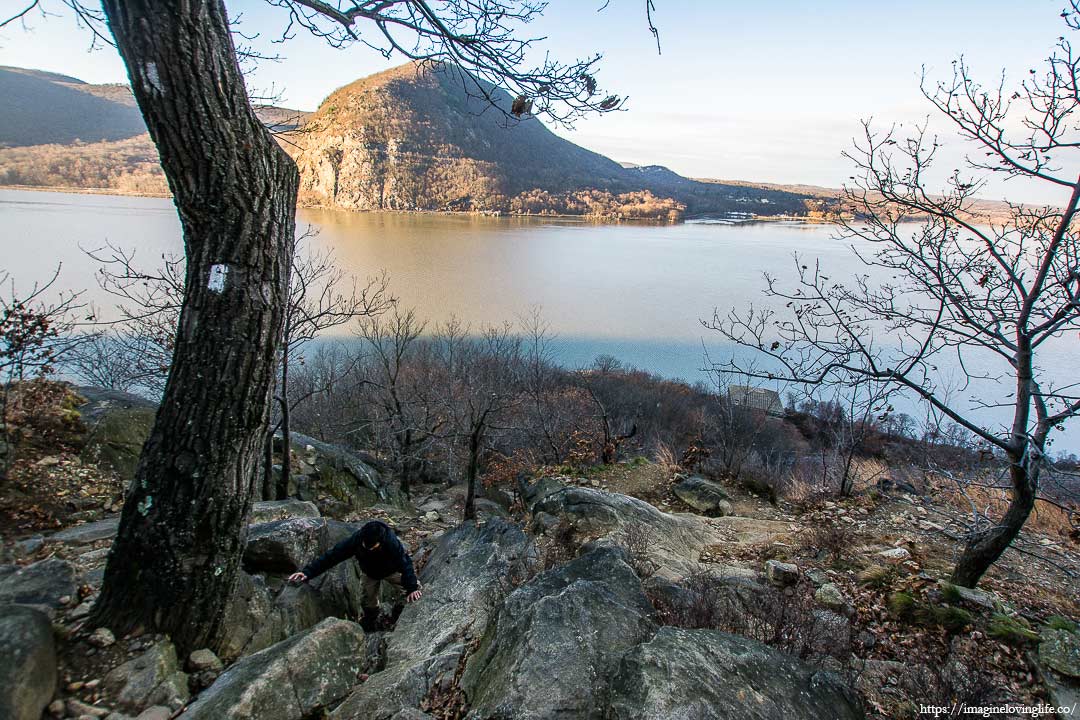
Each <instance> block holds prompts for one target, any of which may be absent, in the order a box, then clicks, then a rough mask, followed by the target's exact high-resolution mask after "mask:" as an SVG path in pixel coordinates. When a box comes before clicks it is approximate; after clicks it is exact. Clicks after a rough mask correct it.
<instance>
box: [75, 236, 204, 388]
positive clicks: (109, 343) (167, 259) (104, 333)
mask: <svg viewBox="0 0 1080 720" xmlns="http://www.w3.org/2000/svg"><path fill="white" fill-rule="evenodd" d="M86 254H87V255H88V256H89V257H90V259H91V260H94V261H95V262H97V263H99V267H98V272H97V281H98V285H99V286H100V287H101V289H102V290H104V291H105V292H107V293H109V294H110V295H112V296H114V297H115V298H116V299H117V301H118V302H117V304H116V311H117V313H118V314H119V318H118V319H117V320H115V321H110V322H104V323H103V324H104V325H105V326H106V328H105V329H104V330H99V331H97V332H96V333H94V335H93V336H92V338H91V340H90V342H88V343H87V344H86V345H84V346H83V347H82V348H81V350H80V352H78V353H76V354H75V357H74V358H73V359H72V361H71V366H72V370H73V371H74V372H75V373H76V374H77V375H78V376H79V377H81V378H82V379H83V380H84V381H86V382H89V383H91V384H95V385H101V386H104V387H111V388H115V389H118V390H129V391H136V392H141V393H143V394H146V395H148V396H151V397H154V398H155V399H157V398H160V397H161V394H162V393H163V392H164V391H165V381H166V380H167V379H168V376H169V366H170V365H171V364H172V354H173V350H174V348H175V344H176V328H177V324H178V323H179V320H180V308H181V305H182V304H183V301H184V275H185V269H184V258H183V257H181V256H178V255H174V254H171V253H164V254H162V256H161V265H160V266H159V267H158V268H157V269H156V270H153V271H147V270H144V269H140V268H139V267H138V266H137V265H136V264H135V254H134V252H133V251H130V250H125V249H123V248H120V247H118V246H115V245H112V244H107V245H105V246H104V247H102V248H99V249H95V250H88V251H86Z"/></svg>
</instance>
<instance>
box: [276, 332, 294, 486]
mask: <svg viewBox="0 0 1080 720" xmlns="http://www.w3.org/2000/svg"><path fill="white" fill-rule="evenodd" d="M286 322H288V320H286ZM285 337H288V334H287V333H286V335H285ZM280 397H281V475H280V476H279V477H278V483H277V489H276V492H275V493H274V495H275V497H274V499H275V500H284V499H285V498H287V497H289V480H291V479H292V437H291V434H290V430H289V353H288V351H286V352H285V355H284V357H283V358H282V360H281V395H280Z"/></svg>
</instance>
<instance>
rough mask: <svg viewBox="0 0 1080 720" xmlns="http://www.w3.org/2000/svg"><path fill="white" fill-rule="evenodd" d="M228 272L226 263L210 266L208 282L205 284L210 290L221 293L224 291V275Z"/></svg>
mask: <svg viewBox="0 0 1080 720" xmlns="http://www.w3.org/2000/svg"><path fill="white" fill-rule="evenodd" d="M228 274H229V266H228V265H212V266H210V282H208V283H207V284H206V287H207V288H209V290H210V292H216V293H221V292H224V291H225V276H226V275H228Z"/></svg>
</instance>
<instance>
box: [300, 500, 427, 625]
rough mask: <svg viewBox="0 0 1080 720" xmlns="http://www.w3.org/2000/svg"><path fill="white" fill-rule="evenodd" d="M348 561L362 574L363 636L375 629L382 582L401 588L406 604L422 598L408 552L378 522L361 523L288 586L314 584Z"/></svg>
mask: <svg viewBox="0 0 1080 720" xmlns="http://www.w3.org/2000/svg"><path fill="white" fill-rule="evenodd" d="M349 558H356V562H357V563H358V564H359V565H360V570H361V571H363V573H364V598H363V601H362V602H363V607H364V617H363V619H362V620H361V625H362V626H363V628H364V631H365V632H372V631H373V630H375V629H376V627H377V625H378V619H379V590H380V588H381V586H382V583H383V581H384V580H385V581H386V582H388V583H390V584H391V585H396V586H397V587H399V588H402V589H403V590H404V591H405V593H406V595H405V601H406V602H410V603H411V602H416V601H417V600H419V599H420V597H421V596H422V595H423V591H422V590H421V589H420V582H419V581H418V580H417V579H416V572H415V571H414V570H413V564H412V558H410V557H409V553H408V551H406V550H405V546H404V545H403V544H402V543H401V541H400V540H398V537H397V535H395V534H394V531H393V530H391V529H390V526H389V525H387V524H386V523H384V522H380V521H378V520H371V521H370V522H367V523H364V526H363V527H361V528H360V529H359V530H357V531H356V532H355V533H353V534H352V535H350V536H349V537H347V538H345V539H344V540H342V541H341V542H339V543H338V544H337V545H335V546H334V547H332V548H330V550H328V551H327V552H325V553H323V554H322V555H320V556H319V557H317V558H316V559H315V560H313V561H311V562H310V563H308V564H307V565H305V566H304V568H303V569H302V570H301V571H300V572H298V573H293V574H292V575H290V576H289V582H292V583H303V582H307V581H308V580H313V579H315V578H317V577H319V576H320V575H322V574H323V573H324V572H326V571H327V570H329V569H330V568H332V567H334V566H335V565H337V564H338V563H341V562H344V561H345V560H348V559H349ZM402 608H403V606H402V605H401V604H400V603H398V604H396V605H395V607H394V613H393V615H392V617H391V621H393V620H396V619H397V616H398V614H400V613H401V610H402Z"/></svg>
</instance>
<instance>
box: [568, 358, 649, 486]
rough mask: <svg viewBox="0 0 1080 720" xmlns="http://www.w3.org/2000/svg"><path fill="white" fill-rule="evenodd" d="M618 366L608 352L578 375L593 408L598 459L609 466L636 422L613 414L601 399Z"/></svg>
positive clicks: (619, 369)
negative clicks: (598, 439) (597, 440)
mask: <svg viewBox="0 0 1080 720" xmlns="http://www.w3.org/2000/svg"><path fill="white" fill-rule="evenodd" d="M621 369H622V363H620V362H619V361H618V360H616V359H615V358H613V357H612V356H610V355H600V356H599V357H597V358H596V360H594V361H593V366H592V367H591V368H589V369H587V370H583V371H581V372H580V373H579V374H578V376H579V379H580V382H581V386H582V387H583V388H584V389H585V391H586V392H587V393H588V394H589V398H590V399H591V400H592V403H593V406H594V407H595V408H596V421H597V422H598V423H599V427H600V432H601V437H600V461H601V462H602V463H604V464H605V465H612V464H614V462H615V459H616V458H617V457H618V455H619V445H621V444H622V443H623V442H624V441H626V440H629V439H630V438H632V437H634V436H635V435H637V431H638V426H637V423H636V422H633V421H628V420H626V419H623V418H619V417H617V416H616V415H615V414H614V413H613V412H611V410H610V409H609V405H610V402H608V401H607V400H606V399H605V398H604V386H605V385H606V384H608V383H609V382H610V380H611V379H612V377H613V376H614V375H617V374H618V373H619V372H620V371H621Z"/></svg>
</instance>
